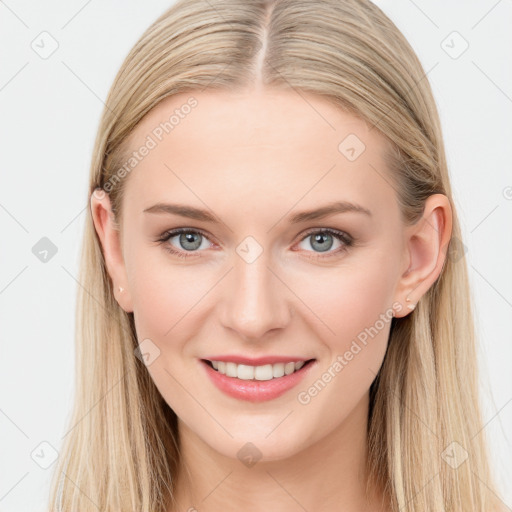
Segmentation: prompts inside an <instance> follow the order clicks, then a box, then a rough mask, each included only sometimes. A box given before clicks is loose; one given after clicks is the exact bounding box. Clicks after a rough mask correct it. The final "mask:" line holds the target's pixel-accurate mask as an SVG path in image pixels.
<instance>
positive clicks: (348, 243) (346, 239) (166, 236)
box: [156, 228, 355, 260]
mask: <svg viewBox="0 0 512 512" xmlns="http://www.w3.org/2000/svg"><path fill="white" fill-rule="evenodd" d="M182 233H194V234H198V235H202V236H203V237H205V238H207V239H208V236H207V235H206V234H205V233H203V232H202V231H200V230H198V229H192V228H178V229H174V230H171V231H165V232H164V233H162V234H161V235H160V237H159V238H158V239H157V240H156V241H157V242H159V243H160V244H165V242H167V241H168V240H170V239H171V238H173V237H175V236H176V235H180V234H182ZM319 233H321V234H325V233H327V234H329V235H332V236H333V237H334V238H336V239H337V240H339V241H340V242H342V243H343V245H342V246H341V247H340V248H339V249H337V250H335V251H332V252H328V253H327V254H326V255H318V256H308V257H309V258H313V259H316V260H322V259H325V258H332V257H334V256H335V255H339V254H341V253H344V252H346V251H348V249H349V248H350V247H352V246H353V245H354V242H355V240H354V238H352V237H351V236H350V235H348V234H347V233H344V232H343V231H338V230H336V229H331V228H325V229H312V230H310V231H308V232H307V233H306V234H305V235H304V237H303V238H301V239H300V241H299V243H300V242H302V241H303V240H305V239H306V238H308V237H309V236H311V235H315V234H319ZM164 250H166V251H167V252H169V253H171V254H172V255H174V256H178V257H179V258H191V257H195V253H196V252H201V251H189V254H187V253H186V252H183V251H177V250H175V249H173V248H172V247H171V246H170V245H169V244H165V245H164ZM308 252H310V251H308Z"/></svg>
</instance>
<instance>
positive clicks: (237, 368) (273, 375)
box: [202, 359, 316, 381]
mask: <svg viewBox="0 0 512 512" xmlns="http://www.w3.org/2000/svg"><path fill="white" fill-rule="evenodd" d="M315 360H316V359H309V360H307V361H296V362H295V361H290V362H288V363H274V364H265V365H261V366H250V365H245V364H237V363H232V362H224V361H209V360H208V359H202V361H203V362H205V363H206V364H207V365H208V366H210V367H211V368H213V370H215V371H217V372H218V373H220V374H222V375H225V376H226V377H233V378H237V379H241V380H249V381H250V380H252V381H267V380H274V379H279V378H282V377H286V376H288V375H291V374H293V373H296V372H298V371H299V370H301V369H302V368H305V367H307V366H309V365H310V364H311V363H312V362H313V361H315Z"/></svg>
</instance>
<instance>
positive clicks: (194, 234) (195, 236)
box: [157, 228, 209, 258]
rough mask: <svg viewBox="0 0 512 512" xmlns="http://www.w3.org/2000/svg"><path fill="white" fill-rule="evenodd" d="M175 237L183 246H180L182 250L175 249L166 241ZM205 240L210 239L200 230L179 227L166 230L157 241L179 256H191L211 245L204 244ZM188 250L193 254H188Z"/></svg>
mask: <svg viewBox="0 0 512 512" xmlns="http://www.w3.org/2000/svg"><path fill="white" fill-rule="evenodd" d="M173 238H176V239H177V243H178V244H179V246H181V247H178V248H179V249H180V250H175V249H173V246H172V245H171V244H170V243H169V244H167V243H165V242H167V241H171V240H172V239H173ZM205 240H208V239H207V238H206V236H205V235H204V234H203V233H201V232H200V231H196V230H194V229H188V228H179V229H174V230H172V231H166V232H165V233H163V235H162V236H161V237H160V238H159V239H158V240H157V241H158V242H161V243H162V244H163V245H164V249H165V250H166V251H167V252H170V253H171V254H174V255H176V256H179V257H180V258H189V257H191V256H195V254H194V253H195V252H197V250H198V249H200V248H202V249H207V248H208V247H209V245H208V244H206V246H203V242H204V241H205ZM187 252H188V253H191V254H187Z"/></svg>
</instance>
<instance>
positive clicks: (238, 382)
mask: <svg viewBox="0 0 512 512" xmlns="http://www.w3.org/2000/svg"><path fill="white" fill-rule="evenodd" d="M199 362H200V363H201V365H202V366H203V367H204V369H205V370H206V373H207V374H208V377H210V379H211V381H212V382H213V383H214V384H215V386H217V387H218V388H219V389H220V390H221V391H223V392H224V393H226V395H229V396H231V397H233V398H237V399H239V400H246V401H248V402H265V401H267V400H272V399H274V398H277V397H279V396H281V395H283V394H284V393H286V392H287V391H289V390H290V389H292V388H293V387H295V386H296V385H297V384H298V383H299V382H300V381H301V380H302V379H303V378H304V377H305V376H306V374H307V373H309V371H310V370H311V368H312V367H313V366H315V364H316V360H313V361H310V362H309V363H308V364H305V365H304V366H303V367H302V368H301V369H300V370H297V371H294V372H293V373H291V374H290V375H284V376H283V377H279V378H276V379H270V380H243V379H238V378H237V377H228V376H227V375H224V374H222V373H220V372H218V371H217V370H215V369H214V368H212V367H211V366H210V365H209V364H208V363H207V362H205V361H204V360H202V359H201V360H200V361H199Z"/></svg>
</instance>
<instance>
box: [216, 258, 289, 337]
mask: <svg viewBox="0 0 512 512" xmlns="http://www.w3.org/2000/svg"><path fill="white" fill-rule="evenodd" d="M266 254H267V253H266V252H264V253H263V254H261V255H260V257H259V258H257V259H256V261H253V262H252V263H248V262H246V261H244V260H243V259H242V258H239V257H238V256H236V257H235V260H234V268H233V270H232V271H231V272H230V277H229V278H228V280H227V283H226V285H225V287H224V292H223V293H224V294H223V298H222V299H221V304H220V305H219V306H220V316H221V323H222V324H223V326H224V327H225V328H228V329H232V330H233V331H235V332H236V334H237V335H238V336H239V337H240V338H242V339H244V340H246V341H257V340H260V339H262V338H264V337H265V335H266V334H267V333H268V332H270V331H273V330H278V329H283V328H284V327H285V326H286V325H288V323H289V322H290V318H291V316H292V312H293V308H292V305H291V303H290V299H289V298H290V296H291V295H292V293H291V292H290V290H289V289H288V287H287V286H286V284H285V283H284V282H283V281H282V279H280V276H279V273H278V272H276V270H275V269H274V268H271V267H270V266H269V263H270V262H269V260H268V258H267V257H266Z"/></svg>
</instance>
